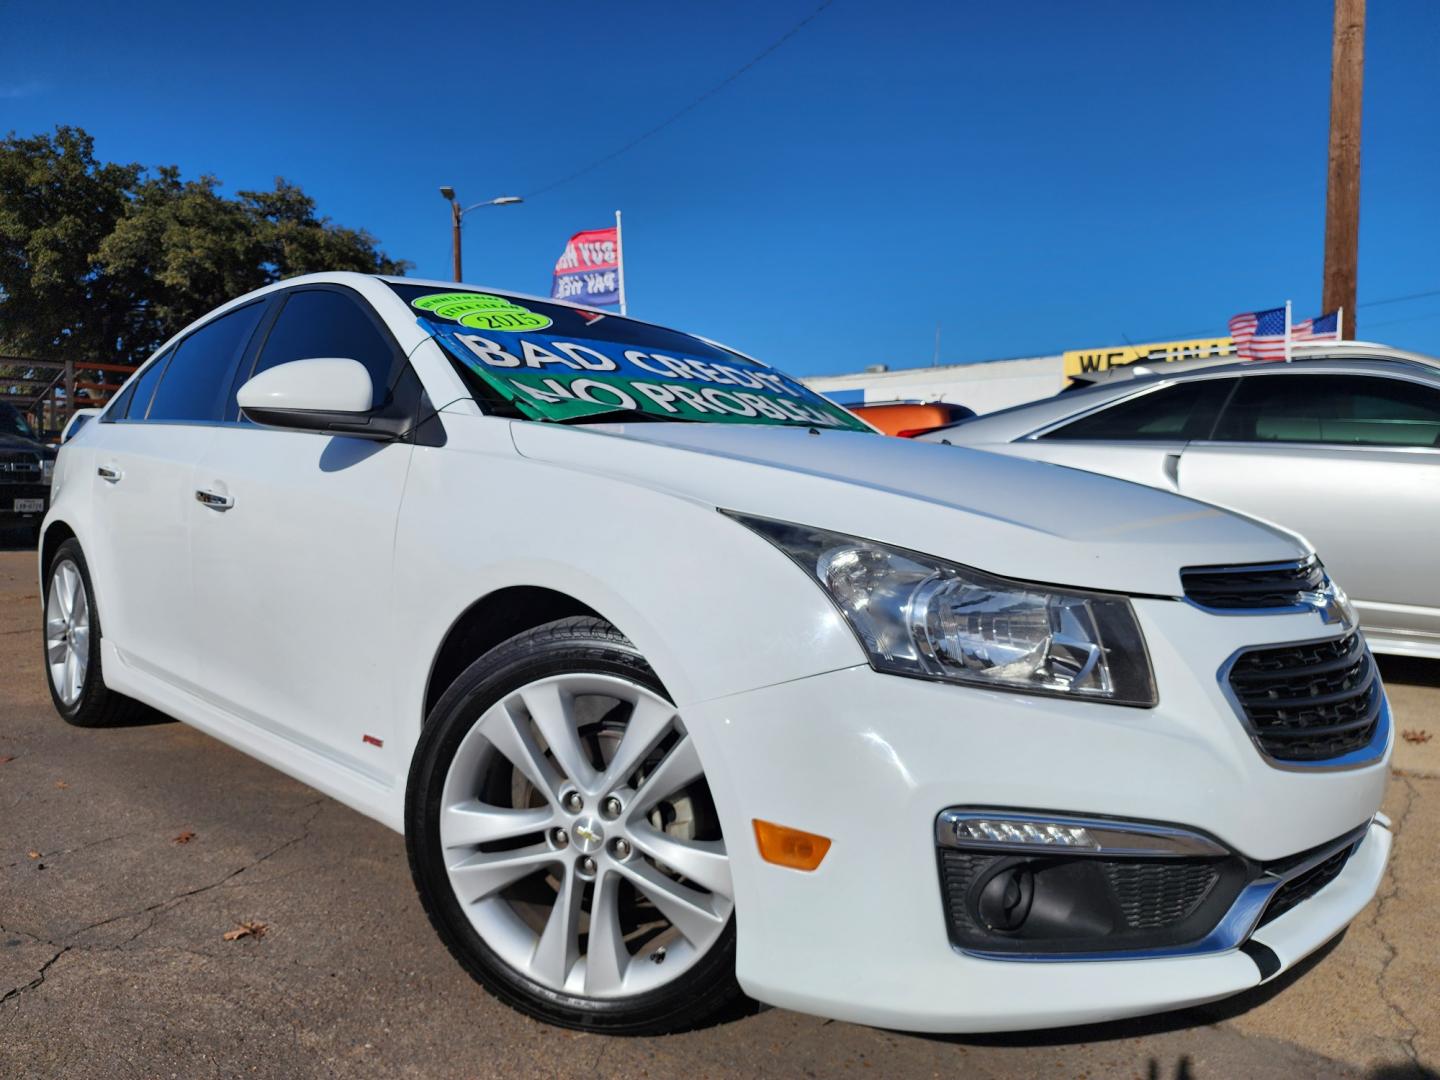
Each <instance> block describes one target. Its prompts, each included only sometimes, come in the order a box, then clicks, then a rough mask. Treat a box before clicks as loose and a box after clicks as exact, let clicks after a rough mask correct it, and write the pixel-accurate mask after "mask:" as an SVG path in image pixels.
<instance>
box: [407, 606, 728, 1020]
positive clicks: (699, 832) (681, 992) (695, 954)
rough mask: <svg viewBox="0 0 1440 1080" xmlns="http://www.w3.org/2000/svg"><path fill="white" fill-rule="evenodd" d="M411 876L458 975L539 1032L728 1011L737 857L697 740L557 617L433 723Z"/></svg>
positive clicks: (639, 665)
mask: <svg viewBox="0 0 1440 1080" xmlns="http://www.w3.org/2000/svg"><path fill="white" fill-rule="evenodd" d="M406 834H407V838H408V841H409V850H410V867H411V871H412V873H413V875H414V878H415V884H416V887H417V889H418V890H419V893H420V897H421V900H422V902H423V903H424V905H425V910H426V912H427V913H428V914H429V916H430V919H431V922H432V923H433V924H434V926H435V927H436V929H437V930H438V931H439V933H440V936H441V937H442V938H443V939H444V941H445V943H446V944H447V945H448V946H449V947H450V950H451V952H452V953H453V954H454V955H455V956H456V958H457V959H458V960H459V961H460V963H461V964H463V965H464V966H465V968H466V969H467V970H469V971H470V973H471V974H472V975H473V976H474V977H475V978H476V979H477V980H478V981H479V982H481V983H482V984H484V985H485V986H486V987H487V988H488V989H489V990H490V991H491V992H492V993H494V994H495V995H496V996H498V997H500V998H501V999H502V1000H504V1001H506V1002H508V1003H509V1004H511V1005H513V1006H514V1007H516V1008H518V1009H520V1010H521V1011H523V1012H526V1013H528V1014H530V1015H532V1016H535V1017H537V1018H539V1019H542V1020H546V1021H549V1022H551V1023H557V1024H561V1025H564V1026H567V1027H574V1028H581V1029H588V1030H601V1031H608V1032H612V1033H617V1034H658V1033H662V1032H670V1031H677V1030H683V1029H685V1028H689V1027H694V1026H695V1025H697V1024H699V1023H702V1022H704V1021H705V1020H707V1019H710V1018H711V1017H713V1016H714V1015H715V1014H717V1013H718V1012H720V1011H722V1010H723V1009H725V1008H726V1007H727V1006H729V1005H731V1004H732V1003H733V1002H734V1001H735V1000H736V999H737V998H738V997H739V996H740V989H739V986H738V985H737V984H736V982H735V925H734V918H733V912H734V903H733V899H732V897H733V889H732V886H731V882H730V862H729V858H728V856H727V853H726V849H725V840H724V838H723V836H722V835H721V833H720V827H719V822H718V819H717V817H716V813H715V807H714V803H713V802H712V801H711V798H710V791H709V787H708V785H707V784H706V781H705V774H704V770H703V769H702V768H701V764H700V759H699V756H698V754H697V753H696V750H695V744H694V740H693V739H692V738H691V736H690V735H689V734H688V732H687V731H686V729H685V726H684V723H683V721H682V720H681V718H680V716H679V715H678V713H677V712H676V710H675V706H674V705H672V704H671V703H670V702H669V701H668V700H667V699H666V697H665V694H664V689H663V687H662V686H661V685H660V683H659V680H658V679H657V678H656V677H655V675H654V673H653V672H652V671H651V670H650V667H649V665H648V664H646V663H645V661H644V659H643V658H642V657H641V656H640V655H639V654H638V653H637V652H636V651H635V648H634V646H633V645H631V644H630V642H629V641H628V640H626V639H625V638H624V636H623V635H621V634H620V633H619V632H618V631H616V630H615V628H614V627H612V626H610V625H609V624H608V623H605V622H603V621H601V620H599V619H593V618H571V619H561V620H559V621H557V622H553V623H549V624H547V625H545V626H542V627H539V628H537V629H535V630H532V631H529V632H528V633H525V634H522V635H520V636H519V637H516V638H513V639H511V640H510V641H508V642H506V643H505V644H504V645H501V646H499V647H498V648H497V649H495V650H494V651H492V652H491V653H489V654H488V655H486V656H484V657H482V658H481V659H480V660H478V661H476V662H475V663H474V664H472V665H471V666H470V668H468V669H467V670H466V671H465V672H464V674H462V675H461V676H460V678H459V679H458V680H456V682H455V684H454V685H453V686H451V687H450V689H449V690H448V691H447V692H446V693H445V695H444V697H442V698H441V700H440V701H439V703H437V705H436V706H435V708H434V710H433V711H432V713H431V715H430V717H429V720H428V722H427V725H426V729H425V731H424V733H423V735H422V736H421V739H420V744H419V746H418V747H417V750H416V756H415V762H414V765H413V767H412V769H411V774H410V783H409V790H408V792H407V807H406Z"/></svg>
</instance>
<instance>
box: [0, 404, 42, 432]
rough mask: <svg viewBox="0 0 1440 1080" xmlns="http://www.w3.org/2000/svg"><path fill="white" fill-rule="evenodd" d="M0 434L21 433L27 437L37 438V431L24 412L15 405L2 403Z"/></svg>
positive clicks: (0, 409) (0, 406)
mask: <svg viewBox="0 0 1440 1080" xmlns="http://www.w3.org/2000/svg"><path fill="white" fill-rule="evenodd" d="M0 435H19V436H21V437H22V438H25V439H33V438H35V432H34V431H33V430H32V429H31V427H30V425H29V424H28V423H27V422H26V420H25V416H24V414H23V413H21V412H20V410H19V409H17V408H15V406H14V405H0Z"/></svg>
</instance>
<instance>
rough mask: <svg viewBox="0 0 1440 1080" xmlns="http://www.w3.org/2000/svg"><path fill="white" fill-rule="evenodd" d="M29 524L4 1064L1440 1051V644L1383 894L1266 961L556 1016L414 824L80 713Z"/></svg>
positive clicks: (1172, 1074)
mask: <svg viewBox="0 0 1440 1080" xmlns="http://www.w3.org/2000/svg"><path fill="white" fill-rule="evenodd" d="M6 540H8V541H9V542H8V543H5V542H4V541H6ZM18 540H19V538H18V537H13V538H12V537H3V535H0V1076H3V1077H16V1078H19V1077H51V1076H64V1077H103V1078H107V1080H108V1078H117V1080H118V1078H124V1077H182V1078H186V1080H189V1078H195V1077H234V1076H258V1077H300V1076H344V1077H350V1076H355V1077H368V1076H377V1077H380V1076H383V1077H491V1076H507V1077H513V1076H572V1075H584V1076H589V1077H609V1076H625V1077H644V1076H650V1077H662V1076H663V1077H668V1076H693V1077H746V1076H831V1075H849V1074H854V1075H873V1076H886V1077H893V1076H906V1077H908V1076H916V1077H932V1076H965V1077H981V1078H983V1077H1002V1076H1039V1075H1044V1076H1057V1077H1068V1076H1076V1077H1079V1076H1090V1077H1098V1076H1124V1077H1129V1076H1134V1077H1140V1078H1145V1080H1170V1078H1177V1080H1178V1078H1181V1077H1185V1078H1198V1077H1287V1078H1288V1077H1299V1076H1305V1077H1342V1076H1370V1077H1375V1078H1386V1080H1399V1078H1402V1077H1411V1076H1440V1073H1436V1072H1434V1071H1433V1068H1434V1067H1435V1066H1436V1065H1437V1063H1440V993H1437V991H1436V988H1437V987H1440V947H1437V944H1436V942H1437V934H1436V930H1435V920H1436V918H1437V915H1436V912H1437V906H1440V663H1435V664H1428V663H1423V662H1418V661H1414V662H1391V661H1387V662H1385V663H1384V665H1383V666H1384V670H1385V674H1386V678H1387V681H1388V683H1389V687H1390V694H1391V700H1392V703H1393V705H1394V707H1395V712H1396V716H1397V721H1398V727H1399V729H1400V730H1401V731H1402V732H1408V733H1410V735H1411V737H1410V739H1402V740H1401V741H1400V742H1399V744H1398V746H1397V751H1396V760H1395V776H1394V779H1393V781H1392V783H1391V786H1390V790H1389V794H1388V797H1387V799H1386V807H1385V809H1386V812H1387V813H1389V815H1390V816H1391V817H1392V818H1393V819H1394V821H1395V825H1396V829H1397V842H1396V846H1395V854H1394V858H1393V861H1392V863H1391V868H1390V872H1389V874H1388V876H1387V878H1386V881H1385V883H1384V886H1383V888H1382V890H1381V893H1380V896H1379V898H1378V899H1377V901H1376V902H1374V903H1372V904H1371V905H1370V906H1369V907H1368V908H1367V909H1366V910H1365V911H1364V912H1363V913H1362V914H1361V916H1360V917H1359V918H1358V919H1357V920H1356V922H1355V924H1354V925H1353V926H1352V927H1351V928H1350V930H1349V932H1348V933H1347V934H1346V935H1344V936H1343V937H1342V938H1341V939H1339V940H1338V941H1336V942H1333V943H1332V944H1331V945H1330V946H1328V947H1327V948H1326V949H1324V950H1322V951H1321V953H1320V954H1318V955H1317V956H1316V957H1314V958H1312V959H1311V960H1310V961H1309V962H1307V963H1306V964H1304V965H1301V966H1300V967H1299V968H1298V969H1296V970H1295V971H1293V972H1290V973H1287V975H1286V976H1284V977H1282V978H1281V979H1279V980H1277V982H1276V983H1274V984H1271V985H1270V986H1267V987H1264V988H1261V989H1259V990H1256V991H1253V992H1251V993H1249V994H1247V995H1243V996H1241V997H1238V998H1234V999H1231V1000H1229V1001H1225V1002H1221V1003H1218V1004H1216V1005H1212V1006H1208V1007H1206V1008H1203V1009H1193V1010H1189V1011H1186V1012H1181V1013H1171V1014H1168V1015H1164V1016H1160V1017H1154V1018H1148V1019H1143V1020H1138V1021H1130V1022H1125V1023H1117V1024H1108V1025H1100V1026H1094V1027H1087V1028H1071V1029H1064V1030H1057V1031H1049V1032H1040V1033H1029V1034H1021V1035H1009V1036H1004V1037H994V1036H991V1037H956V1038H935V1037H925V1036H914V1035H909V1034H903V1033H898V1032H891V1031H882V1030H876V1029H871V1028H864V1027H858V1026H855V1025H851V1024H844V1023H837V1022H828V1021H825V1020H821V1019H818V1018H815V1017H811V1016H804V1015H801V1014H797V1013H792V1012H788V1011H785V1010H780V1009H761V1008H759V1007H755V1008H752V1009H750V1010H747V1011H746V1013H745V1014H744V1015H741V1016H737V1017H735V1018H733V1019H731V1020H729V1021H728V1022H725V1023H721V1024H718V1025H715V1026H712V1027H709V1028H706V1029H704V1030H701V1031H696V1032H691V1033H688V1034H684V1035H676V1036H670V1037H666V1038H652V1039H617V1038H610V1037H603V1036H595V1035H584V1034H577V1033H574V1032H568V1031H562V1030H558V1029H555V1028H550V1027H546V1026H544V1025H542V1024H539V1023H535V1022H533V1021H531V1020H528V1019H526V1018H525V1017H522V1016H520V1015H519V1014H517V1013H514V1012H512V1011H510V1010H509V1009H508V1008H506V1007H505V1006H503V1005H501V1004H499V1003H498V1002H496V1001H494V1000H493V999H491V998H490V997H489V996H487V995H486V994H485V993H484V991H482V990H481V989H480V987H479V986H477V985H476V984H475V983H473V982H472V981H471V980H470V979H469V977H468V976H466V975H465V974H464V973H463V972H462V971H461V970H460V969H459V967H458V966H457V965H456V964H455V963H454V961H453V960H452V959H451V958H450V956H449V954H448V953H447V952H446V951H445V949H444V947H443V946H442V945H441V944H440V942H439V940H438V939H437V938H436V937H435V935H434V934H433V933H432V931H431V929H430V927H429V925H428V923H427V922H426V920H425V916H424V914H423V913H422V912H421V910H420V905H419V903H418V902H417V900H416V898H415V895H414V890H413V888H412V886H411V883H410V876H409V871H408V868H407V866H406V859H405V845H404V842H403V840H402V839H401V837H399V836H398V835H396V834H394V833H392V832H389V831H388V830H386V829H384V828H383V827H381V826H380V825H378V824H376V823H374V822H372V821H370V820H368V819H366V818H363V817H361V816H360V815H358V814H356V813H354V812H353V811H351V810H349V809H347V808H346V807H344V806H341V805H340V804H338V803H336V802H334V801H333V800H331V799H329V798H326V797H325V796H322V795H320V794H319V793H317V792H315V791H313V790H311V789H309V788H307V787H305V786H304V785H303V784H300V783H298V782H296V781H294V780H291V779H289V778H287V777H285V776H283V775H281V774H280V773H278V772H275V771H274V770H272V769H269V768H267V767H266V766H264V765H261V764H259V763H258V762H256V761H253V760H251V759H250V758H247V757H245V756H244V755H242V754H240V753H238V752H236V751H234V750H231V749H230V748H228V747H226V746H224V745H223V744H221V743H219V742H216V741H215V740H214V739H211V738H209V737H208V736H206V735H202V734H201V733H199V732H197V731H195V730H193V729H191V728H189V727H186V726H184V725H181V724H177V723H173V722H168V721H166V720H165V719H164V718H163V717H159V716H155V717H153V722H150V723H144V724H138V725H136V726H133V727H126V728H117V729H109V730H94V731H87V730H80V729H76V728H72V727H69V726H67V725H65V724H64V723H62V722H61V721H60V720H59V718H58V717H57V716H56V715H55V713H54V711H53V709H52V707H51V704H50V700H49V696H48V694H47V692H46V689H45V682H44V675H43V672H42V666H41V633H40V606H39V600H38V595H37V594H38V586H37V584H36V572H35V555H34V552H33V551H32V550H24V549H22V548H21V547H19V545H18ZM1425 736H1430V738H1429V739H1428V740H1426V739H1425ZM937 902H938V899H937ZM246 926H249V927H250V928H251V929H250V931H249V932H243V933H239V934H238V935H237V934H236V932H237V931H243V930H244V929H245V927H246ZM227 934H228V935H230V937H231V938H232V939H231V940H227V939H226V935H227Z"/></svg>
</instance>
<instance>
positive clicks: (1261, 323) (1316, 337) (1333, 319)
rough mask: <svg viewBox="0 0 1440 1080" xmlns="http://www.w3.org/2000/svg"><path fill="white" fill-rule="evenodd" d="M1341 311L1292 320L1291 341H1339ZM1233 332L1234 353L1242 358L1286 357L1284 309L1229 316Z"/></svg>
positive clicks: (1280, 358)
mask: <svg viewBox="0 0 1440 1080" xmlns="http://www.w3.org/2000/svg"><path fill="white" fill-rule="evenodd" d="M1339 314H1340V313H1339V312H1336V311H1332V312H1330V314H1328V315H1317V316H1316V317H1315V318H1313V319H1306V320H1305V321H1304V322H1298V323H1292V324H1291V326H1290V342H1291V344H1294V343H1295V342H1297V341H1339V340H1340V318H1339ZM1230 336H1231V337H1232V338H1234V339H1235V354H1236V355H1237V356H1239V357H1240V358H1241V359H1242V360H1284V359H1285V309H1284V308H1283V307H1278V308H1270V309H1269V310H1268V311H1246V312H1244V313H1242V314H1240V315H1236V316H1235V317H1234V318H1233V319H1231V320H1230Z"/></svg>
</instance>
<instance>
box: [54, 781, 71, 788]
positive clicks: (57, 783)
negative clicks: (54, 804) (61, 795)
mask: <svg viewBox="0 0 1440 1080" xmlns="http://www.w3.org/2000/svg"><path fill="white" fill-rule="evenodd" d="M55 786H56V787H58V788H59V789H60V790H61V791H64V790H65V789H66V788H67V787H69V786H70V785H69V784H67V783H66V782H65V781H64V780H56V781H55Z"/></svg>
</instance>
